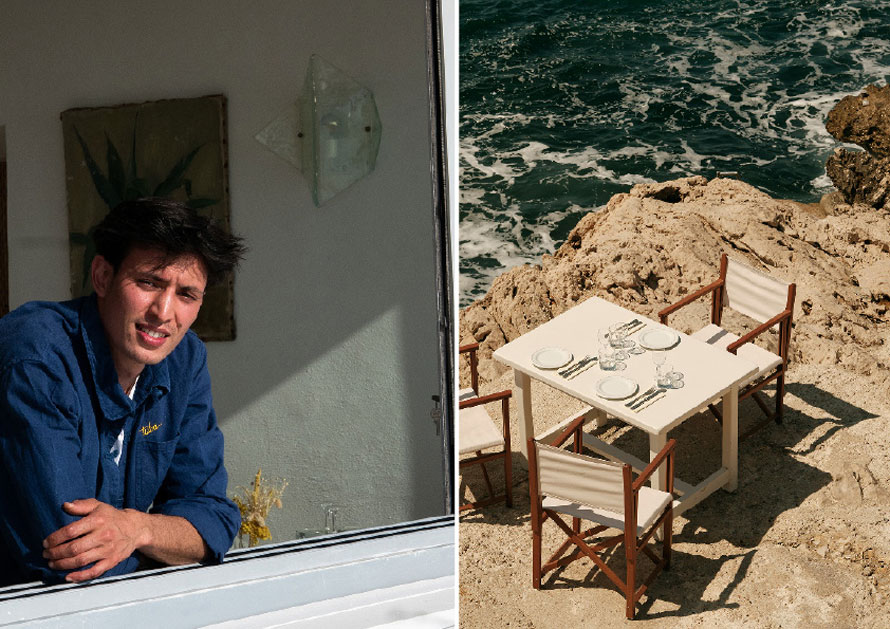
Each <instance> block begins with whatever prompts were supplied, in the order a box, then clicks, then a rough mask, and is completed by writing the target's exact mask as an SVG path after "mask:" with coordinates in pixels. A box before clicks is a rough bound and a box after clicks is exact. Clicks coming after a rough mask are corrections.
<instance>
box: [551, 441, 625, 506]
mask: <svg viewBox="0 0 890 629" xmlns="http://www.w3.org/2000/svg"><path fill="white" fill-rule="evenodd" d="M535 445H536V446H537V455H538V490H539V495H543V496H551V497H553V498H560V499H562V500H568V501H570V502H577V503H580V504H583V505H587V506H588V507H594V508H598V509H607V510H609V511H612V512H614V513H619V514H623V513H624V476H623V469H622V468H623V466H622V465H621V464H619V463H613V462H612V461H598V460H595V459H592V458H590V457H588V456H584V455H582V454H574V453H573V452H567V451H566V450H560V449H559V448H554V447H553V446H548V445H545V444H541V443H536V444H535Z"/></svg>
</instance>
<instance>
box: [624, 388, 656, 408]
mask: <svg viewBox="0 0 890 629" xmlns="http://www.w3.org/2000/svg"><path fill="white" fill-rule="evenodd" d="M657 388H658V385H655V386H653V387H651V388H650V389H649V390H648V391H645V392H643V393H640V394H639V395H635V396H634V397H633V398H632V399H631V401H630V402H628V403H627V404H625V406H626V407H627V408H630V407H631V406H633V405H634V404H636V403H637V402H639V401H640V400H642V399H643V398H644V397H646V396H647V395H649V394H650V393H655V389H657Z"/></svg>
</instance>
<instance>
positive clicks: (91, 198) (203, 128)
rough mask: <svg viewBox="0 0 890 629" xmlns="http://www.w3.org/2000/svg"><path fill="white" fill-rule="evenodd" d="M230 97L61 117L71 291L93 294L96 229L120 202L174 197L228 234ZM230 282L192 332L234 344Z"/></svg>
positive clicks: (214, 294)
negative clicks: (211, 219) (228, 126)
mask: <svg viewBox="0 0 890 629" xmlns="http://www.w3.org/2000/svg"><path fill="white" fill-rule="evenodd" d="M225 108H226V101H225V97H224V96H221V95H215V96H204V97H201V98H185V99H170V100H160V101H152V102H147V103H139V104H132V105H117V106H114V107H96V108H78V109H69V110H67V111H64V112H62V116H61V117H62V133H63V138H64V146H65V173H66V187H67V193H68V231H69V244H70V252H71V293H72V295H73V296H75V297H76V296H79V295H85V294H89V293H90V292H91V291H92V286H91V284H90V262H91V261H92V259H93V255H94V254H95V250H94V248H93V243H92V237H91V236H92V231H93V230H94V229H95V226H96V225H97V224H98V223H99V221H101V220H102V218H103V217H104V216H105V214H107V213H108V211H109V210H110V209H111V208H113V207H114V206H116V205H117V204H118V203H120V202H121V201H125V200H131V199H137V198H141V197H148V196H160V197H169V198H175V199H177V200H180V201H183V202H185V203H188V204H189V205H191V206H192V207H194V208H196V209H197V210H198V211H200V212H202V213H204V214H205V215H207V216H210V217H212V218H213V219H214V220H215V221H216V223H217V224H218V225H220V226H221V227H223V228H224V229H228V228H229V199H228V173H227V155H226V137H225V121H226V117H225ZM233 312H234V309H233V304H232V281H231V278H230V279H229V281H227V282H224V283H223V285H221V286H219V287H214V288H211V289H210V290H208V292H207V295H206V296H205V299H204V305H203V307H202V308H201V314H200V316H199V317H198V320H197V321H196V322H195V325H194V326H193V328H194V330H195V331H196V332H197V333H198V334H199V335H200V336H201V337H202V338H204V339H205V340H210V341H222V340H231V339H233V338H234V331H235V328H234V319H233V316H234V315H233Z"/></svg>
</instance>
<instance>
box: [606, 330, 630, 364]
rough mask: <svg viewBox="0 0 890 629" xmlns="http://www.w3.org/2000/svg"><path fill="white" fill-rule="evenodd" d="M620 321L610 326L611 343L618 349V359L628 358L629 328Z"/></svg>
mask: <svg viewBox="0 0 890 629" xmlns="http://www.w3.org/2000/svg"><path fill="white" fill-rule="evenodd" d="M623 326H624V324H623V323H621V322H620V321H619V322H618V323H613V324H612V325H611V326H609V344H610V345H611V346H612V347H614V348H615V350H616V352H617V353H616V356H615V357H616V358H617V359H618V360H627V351H626V348H627V342H626V339H627V331H626V330H627V328H625V327H623Z"/></svg>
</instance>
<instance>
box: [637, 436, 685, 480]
mask: <svg viewBox="0 0 890 629" xmlns="http://www.w3.org/2000/svg"><path fill="white" fill-rule="evenodd" d="M676 447H677V440H676V439H671V440H670V441H668V442H667V443H666V444H665V446H664V447H663V448H662V449H661V452H659V453H658V454H657V455H655V458H654V459H652V462H651V463H649V465H647V466H646V469H644V470H643V471H642V472H640V475H639V476H638V477H637V479H636V480H635V481H634V482H633V485H632V489H633V490H634V491H639V490H640V487H642V486H643V485H644V484H646V481H648V480H649V477H650V476H652V474H653V473H654V472H655V470H657V469H658V466H659V465H661V464H662V462H663V461H664V459H665V457H668V456H673V453H674V448H676ZM668 469H670V466H669V467H668ZM671 485H672V483H671V481H670V479H668V486H671Z"/></svg>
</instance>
